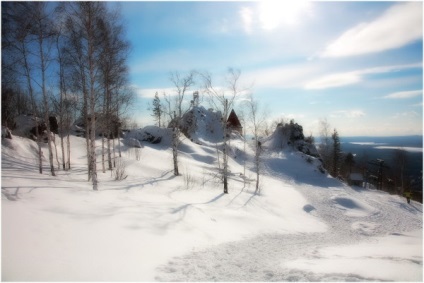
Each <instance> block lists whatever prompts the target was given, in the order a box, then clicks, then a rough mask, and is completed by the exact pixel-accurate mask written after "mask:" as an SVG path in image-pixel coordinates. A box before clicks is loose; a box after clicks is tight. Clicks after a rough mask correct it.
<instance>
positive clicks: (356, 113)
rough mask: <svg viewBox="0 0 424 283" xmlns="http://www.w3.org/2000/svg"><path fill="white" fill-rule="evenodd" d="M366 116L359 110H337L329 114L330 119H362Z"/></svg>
mask: <svg viewBox="0 0 424 283" xmlns="http://www.w3.org/2000/svg"><path fill="white" fill-rule="evenodd" d="M365 115H366V114H365V112H364V111H362V110H359V109H352V110H338V111H334V112H332V113H331V115H330V116H331V117H332V118H341V117H345V118H352V119H355V118H360V117H364V116H365Z"/></svg>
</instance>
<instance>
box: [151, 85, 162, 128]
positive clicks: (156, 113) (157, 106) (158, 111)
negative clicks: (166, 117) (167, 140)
mask: <svg viewBox="0 0 424 283" xmlns="http://www.w3.org/2000/svg"><path fill="white" fill-rule="evenodd" d="M152 110H153V114H152V116H153V117H154V118H155V120H156V121H158V126H159V127H160V125H161V123H160V118H161V116H162V112H163V111H162V104H161V103H160V98H159V94H158V93H157V92H156V94H155V98H154V99H153V109H152Z"/></svg>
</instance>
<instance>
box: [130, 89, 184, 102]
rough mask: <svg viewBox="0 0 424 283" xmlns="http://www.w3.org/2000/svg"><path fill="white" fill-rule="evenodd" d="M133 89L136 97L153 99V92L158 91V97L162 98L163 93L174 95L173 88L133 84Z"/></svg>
mask: <svg viewBox="0 0 424 283" xmlns="http://www.w3.org/2000/svg"><path fill="white" fill-rule="evenodd" d="M133 87H134V89H135V92H136V94H137V96H138V97H140V98H146V99H149V98H151V99H153V98H154V97H155V94H156V93H158V94H159V97H160V98H162V96H163V94H164V93H166V94H167V95H176V94H177V93H176V91H175V88H140V87H136V86H133Z"/></svg>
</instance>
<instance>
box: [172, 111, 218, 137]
mask: <svg viewBox="0 0 424 283" xmlns="http://www.w3.org/2000/svg"><path fill="white" fill-rule="evenodd" d="M221 116H222V114H221V112H219V111H218V112H214V111H213V110H212V109H209V110H206V109H205V108H204V107H203V106H194V107H193V108H192V109H191V110H190V111H188V112H187V113H186V114H184V115H183V117H182V119H181V121H180V129H181V131H182V132H183V133H184V135H185V136H186V137H187V138H189V139H190V140H191V141H193V142H196V143H200V144H202V141H207V142H212V143H216V142H220V141H222V138H223V131H222V124H221Z"/></svg>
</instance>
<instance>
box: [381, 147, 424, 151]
mask: <svg viewBox="0 0 424 283" xmlns="http://www.w3.org/2000/svg"><path fill="white" fill-rule="evenodd" d="M374 148H376V149H401V150H405V151H408V152H423V149H422V148H421V147H410V146H406V147H398V146H376V147H374Z"/></svg>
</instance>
